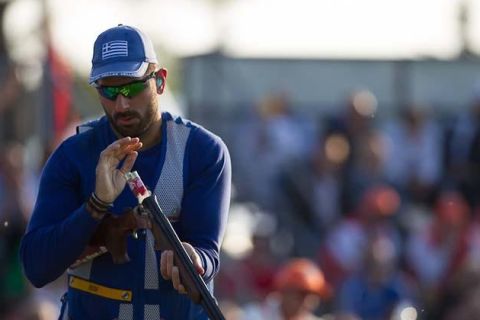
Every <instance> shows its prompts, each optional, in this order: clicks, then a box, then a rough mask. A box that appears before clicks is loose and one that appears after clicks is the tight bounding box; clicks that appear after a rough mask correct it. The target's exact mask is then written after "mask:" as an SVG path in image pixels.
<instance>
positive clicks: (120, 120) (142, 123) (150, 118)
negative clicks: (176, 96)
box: [98, 77, 161, 138]
mask: <svg viewBox="0 0 480 320" xmlns="http://www.w3.org/2000/svg"><path fill="white" fill-rule="evenodd" d="M136 80H141V79H137V78H130V77H107V78H103V79H100V80H99V81H98V85H100V86H107V87H110V86H112V87H116V86H122V85H125V84H128V83H131V82H132V81H136ZM145 86H146V88H145V89H144V90H142V91H141V92H140V93H139V94H137V95H135V96H134V97H131V98H127V97H125V96H123V95H122V94H119V95H118V96H117V97H116V98H115V100H110V99H107V98H105V97H103V96H102V95H99V96H100V103H101V104H102V106H103V110H104V111H105V114H106V116H107V118H108V119H109V121H110V123H111V125H112V127H113V129H114V130H115V132H116V133H117V134H119V135H121V136H124V137H125V136H130V137H139V138H142V137H144V136H145V135H146V134H148V133H149V130H151V129H152V125H153V124H154V123H157V122H158V121H159V120H160V119H161V115H160V111H159V108H158V101H157V91H156V86H155V79H154V78H152V79H149V80H147V81H146V82H145ZM153 127H154V126H153Z"/></svg>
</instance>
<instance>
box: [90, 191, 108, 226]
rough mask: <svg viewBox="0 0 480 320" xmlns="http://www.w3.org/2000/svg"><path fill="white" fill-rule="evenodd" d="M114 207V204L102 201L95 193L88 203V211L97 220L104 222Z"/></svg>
mask: <svg viewBox="0 0 480 320" xmlns="http://www.w3.org/2000/svg"><path fill="white" fill-rule="evenodd" d="M112 207H113V204H111V203H107V202H105V201H102V200H100V199H99V198H98V197H97V195H96V194H95V192H92V195H91V196H90V198H89V199H88V201H87V210H88V211H89V213H90V215H91V216H92V217H93V218H94V219H95V220H102V218H103V217H104V216H105V214H106V213H107V212H108V210H109V209H111V208H112Z"/></svg>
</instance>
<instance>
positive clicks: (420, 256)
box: [406, 191, 470, 309]
mask: <svg viewBox="0 0 480 320" xmlns="http://www.w3.org/2000/svg"><path fill="white" fill-rule="evenodd" d="M469 215H470V208H469V206H468V204H467V202H466V200H465V199H464V198H463V196H462V195H461V194H460V193H458V192H453V191H442V192H441V193H440V195H439V197H438V200H437V201H436V204H435V207H434V215H433V216H432V217H431V218H430V221H428V222H427V223H426V224H425V225H424V226H423V227H421V228H418V229H416V230H412V232H411V233H410V235H409V239H408V244H407V248H406V260H407V264H408V267H409V268H411V270H412V271H413V274H414V275H415V277H416V279H417V280H418V282H419V284H420V287H421V289H422V292H423V293H424V294H423V297H424V298H426V301H425V303H427V305H428V306H431V308H432V309H434V307H433V304H434V303H436V302H437V299H438V298H439V294H440V293H441V292H442V291H443V290H444V288H445V285H446V284H447V283H448V282H450V281H451V279H452V278H453V277H454V276H455V275H456V274H457V273H458V272H459V271H460V270H461V268H462V267H463V266H464V265H465V263H466V261H467V259H468V254H469V247H470V245H469V242H470V237H469V235H470V232H469Z"/></svg>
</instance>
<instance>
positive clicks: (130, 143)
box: [101, 137, 142, 160]
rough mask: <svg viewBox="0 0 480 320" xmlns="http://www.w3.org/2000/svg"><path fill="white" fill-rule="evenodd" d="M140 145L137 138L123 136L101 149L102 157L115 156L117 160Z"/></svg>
mask: <svg viewBox="0 0 480 320" xmlns="http://www.w3.org/2000/svg"><path fill="white" fill-rule="evenodd" d="M141 147H142V143H141V142H140V139H139V138H131V137H124V138H121V139H118V140H116V141H115V142H113V143H112V144H110V145H109V146H108V147H107V148H105V150H103V151H102V154H101V155H102V156H103V157H115V158H116V159H117V160H121V159H123V157H125V156H126V155H129V154H131V153H133V152H135V151H137V150H139V149H140V148H141Z"/></svg>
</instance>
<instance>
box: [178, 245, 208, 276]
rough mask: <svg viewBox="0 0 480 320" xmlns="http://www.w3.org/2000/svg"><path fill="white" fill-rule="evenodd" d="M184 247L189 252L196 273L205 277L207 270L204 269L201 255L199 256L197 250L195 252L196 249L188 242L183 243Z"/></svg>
mask: <svg viewBox="0 0 480 320" xmlns="http://www.w3.org/2000/svg"><path fill="white" fill-rule="evenodd" d="M183 247H184V248H185V250H186V251H187V253H188V256H189V257H190V259H192V262H193V266H194V267H195V271H197V273H198V274H200V275H203V274H204V273H205V269H203V266H202V259H200V255H199V254H198V252H197V250H195V248H194V247H193V246H192V245H191V244H189V243H187V242H183Z"/></svg>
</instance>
